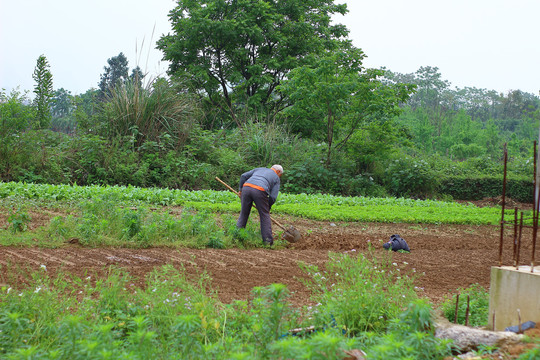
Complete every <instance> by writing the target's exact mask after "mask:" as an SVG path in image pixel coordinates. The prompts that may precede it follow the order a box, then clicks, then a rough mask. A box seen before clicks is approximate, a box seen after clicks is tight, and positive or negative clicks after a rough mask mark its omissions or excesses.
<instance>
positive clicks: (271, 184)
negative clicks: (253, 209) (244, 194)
mask: <svg viewBox="0 0 540 360" xmlns="http://www.w3.org/2000/svg"><path fill="white" fill-rule="evenodd" d="M279 185H280V180H279V176H278V175H277V174H276V172H275V171H274V170H273V169H269V168H256V169H253V170H251V171H248V172H245V173H243V174H242V175H241V176H240V191H242V188H243V187H244V186H249V187H252V188H255V189H258V190H261V191H264V192H266V193H267V194H268V202H269V204H270V206H272V205H273V204H274V203H275V202H276V199H277V197H278V193H279Z"/></svg>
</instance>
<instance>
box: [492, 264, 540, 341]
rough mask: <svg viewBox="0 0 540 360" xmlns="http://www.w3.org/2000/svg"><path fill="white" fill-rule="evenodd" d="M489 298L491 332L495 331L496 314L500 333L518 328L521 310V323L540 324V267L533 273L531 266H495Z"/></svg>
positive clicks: (497, 327) (496, 326) (496, 328)
mask: <svg viewBox="0 0 540 360" xmlns="http://www.w3.org/2000/svg"><path fill="white" fill-rule="evenodd" d="M489 295H490V297H489V321H488V329H493V313H495V330H497V331H502V330H504V329H505V328H507V327H508V326H514V325H518V324H519V323H520V322H519V318H518V309H519V313H520V314H521V323H524V322H526V321H529V320H532V321H534V322H540V266H537V267H535V268H534V272H533V273H531V267H530V266H520V267H519V270H516V268H515V267H512V266H501V267H498V266H493V267H492V268H491V285H490V290H489Z"/></svg>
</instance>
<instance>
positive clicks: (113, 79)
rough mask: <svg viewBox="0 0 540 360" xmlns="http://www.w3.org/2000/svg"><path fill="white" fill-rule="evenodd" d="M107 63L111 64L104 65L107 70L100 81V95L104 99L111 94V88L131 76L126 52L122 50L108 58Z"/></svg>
mask: <svg viewBox="0 0 540 360" xmlns="http://www.w3.org/2000/svg"><path fill="white" fill-rule="evenodd" d="M107 63H108V64H109V65H108V66H104V67H103V69H104V70H105V72H104V73H103V74H101V80H100V82H99V90H100V97H101V98H102V99H103V98H105V96H106V95H108V94H110V90H111V89H112V88H114V87H115V86H116V85H117V84H118V83H119V82H122V83H123V82H124V81H126V80H127V79H128V78H129V77H128V72H129V67H128V59H127V58H126V56H125V55H124V53H122V52H121V53H120V54H118V55H117V56H113V57H112V58H110V59H108V60H107Z"/></svg>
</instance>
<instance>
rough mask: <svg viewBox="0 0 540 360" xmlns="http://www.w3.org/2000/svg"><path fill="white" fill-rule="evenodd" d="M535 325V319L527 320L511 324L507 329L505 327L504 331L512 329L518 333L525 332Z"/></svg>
mask: <svg viewBox="0 0 540 360" xmlns="http://www.w3.org/2000/svg"><path fill="white" fill-rule="evenodd" d="M535 326H536V323H535V322H534V321H527V322H524V323H523V324H520V325H515V326H509V327H507V328H506V329H504V331H511V332H514V333H516V334H519V333H522V332H524V331H525V330H529V329H534V327H535Z"/></svg>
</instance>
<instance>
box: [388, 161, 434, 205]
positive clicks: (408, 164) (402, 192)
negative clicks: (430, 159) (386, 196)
mask: <svg viewBox="0 0 540 360" xmlns="http://www.w3.org/2000/svg"><path fill="white" fill-rule="evenodd" d="M383 182H384V184H385V187H386V188H387V189H388V190H389V192H390V193H391V194H393V195H395V196H399V197H410V196H413V197H420V198H429V197H431V196H433V195H434V194H435V193H436V192H437V189H438V186H439V183H438V176H437V174H436V173H435V171H433V170H432V169H431V167H430V165H429V164H428V163H427V162H426V161H424V160H416V159H414V158H408V157H405V158H398V159H395V160H393V161H391V162H390V163H389V164H388V166H387V168H386V171H385V173H384V180H383Z"/></svg>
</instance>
